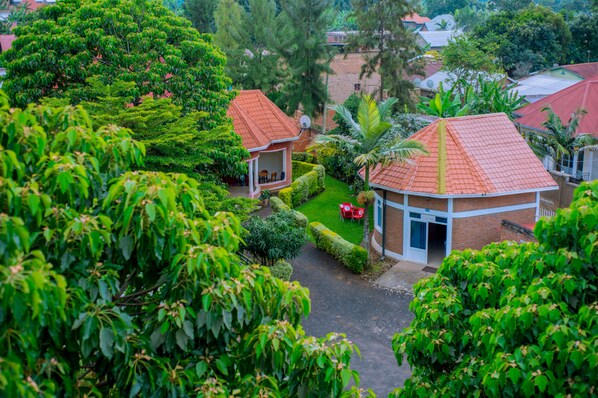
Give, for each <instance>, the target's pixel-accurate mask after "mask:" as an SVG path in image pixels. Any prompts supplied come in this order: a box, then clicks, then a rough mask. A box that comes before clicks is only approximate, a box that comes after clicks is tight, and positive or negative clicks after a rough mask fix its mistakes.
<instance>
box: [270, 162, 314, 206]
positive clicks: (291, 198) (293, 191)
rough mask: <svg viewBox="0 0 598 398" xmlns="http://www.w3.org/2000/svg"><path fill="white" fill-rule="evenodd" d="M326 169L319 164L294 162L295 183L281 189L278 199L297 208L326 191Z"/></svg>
mask: <svg viewBox="0 0 598 398" xmlns="http://www.w3.org/2000/svg"><path fill="white" fill-rule="evenodd" d="M325 177H326V169H325V168H324V166H321V165H319V164H311V163H305V162H299V161H293V183H292V184H291V187H290V188H284V189H281V190H280V191H279V192H278V197H279V198H280V199H282V201H283V202H284V204H286V205H287V206H289V207H291V208H292V207H297V206H299V205H300V204H301V203H303V202H305V201H306V200H307V199H308V198H309V197H310V196H313V195H315V194H317V193H320V192H322V191H323V190H324V188H325V187H326V186H325V183H324V179H325Z"/></svg>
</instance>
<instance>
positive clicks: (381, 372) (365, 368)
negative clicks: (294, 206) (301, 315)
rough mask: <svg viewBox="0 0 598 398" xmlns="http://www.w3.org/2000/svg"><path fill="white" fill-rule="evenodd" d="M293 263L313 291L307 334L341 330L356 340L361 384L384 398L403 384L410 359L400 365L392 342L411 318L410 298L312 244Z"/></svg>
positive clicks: (354, 363)
mask: <svg viewBox="0 0 598 398" xmlns="http://www.w3.org/2000/svg"><path fill="white" fill-rule="evenodd" d="M291 263H292V264H293V267H294V272H293V276H292V279H293V280H297V281H299V282H300V283H301V285H302V286H304V287H307V288H308V289H309V291H310V297H311V303H312V311H311V314H310V315H309V317H308V318H307V319H306V320H305V321H304V322H303V327H304V329H305V332H306V333H307V334H311V335H313V336H317V337H321V336H325V335H326V334H328V333H330V332H342V333H345V334H346V335H347V338H348V339H349V340H351V341H352V342H354V343H355V344H357V346H358V347H359V349H360V351H361V356H362V358H361V359H360V358H359V357H357V356H356V355H355V356H354V358H353V360H352V367H353V368H354V369H356V370H358V371H359V373H360V376H361V387H362V388H366V389H367V388H371V389H372V390H374V392H376V394H377V395H378V396H379V397H385V396H387V395H388V393H390V392H391V391H392V390H393V389H394V388H396V387H401V386H402V385H403V383H404V381H405V379H406V378H408V377H409V376H410V374H411V371H410V370H409V365H408V364H406V363H405V364H403V366H402V367H400V368H399V366H398V365H397V362H396V360H395V357H394V353H393V351H392V347H391V340H392V336H393V335H394V334H395V333H396V332H398V331H400V330H402V329H403V328H405V327H407V326H409V323H410V322H411V320H412V319H413V314H412V313H411V312H409V302H410V301H411V296H410V295H407V294H404V293H399V292H392V291H389V290H383V289H380V288H374V287H372V286H371V285H370V284H368V283H367V282H365V281H364V280H362V279H360V278H359V276H357V275H354V274H352V273H350V272H349V271H347V270H346V269H345V268H344V267H342V266H341V265H340V264H338V263H337V262H336V261H335V260H334V259H333V258H332V257H330V256H329V255H328V254H327V253H325V252H324V251H322V250H319V249H317V248H316V247H315V246H314V245H313V244H311V243H308V244H306V245H305V246H304V247H303V250H302V252H301V255H300V256H299V257H298V258H296V259H294V260H292V261H291Z"/></svg>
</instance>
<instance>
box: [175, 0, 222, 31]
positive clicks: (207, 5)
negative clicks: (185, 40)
mask: <svg viewBox="0 0 598 398" xmlns="http://www.w3.org/2000/svg"><path fill="white" fill-rule="evenodd" d="M218 4H219V0H185V6H184V8H183V9H184V14H185V17H186V18H187V19H188V20H189V21H191V24H192V25H193V27H194V28H195V29H197V30H198V31H200V32H201V33H211V32H214V30H215V29H216V24H215V22H214V12H215V11H216V7H217V6H218Z"/></svg>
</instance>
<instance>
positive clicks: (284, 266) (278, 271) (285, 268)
mask: <svg viewBox="0 0 598 398" xmlns="http://www.w3.org/2000/svg"><path fill="white" fill-rule="evenodd" d="M270 273H271V274H272V275H273V276H275V277H277V278H278V279H282V280H283V281H290V280H291V275H293V266H292V265H291V264H289V263H287V262H286V261H284V260H279V261H277V262H276V264H274V265H273V266H272V267H270Z"/></svg>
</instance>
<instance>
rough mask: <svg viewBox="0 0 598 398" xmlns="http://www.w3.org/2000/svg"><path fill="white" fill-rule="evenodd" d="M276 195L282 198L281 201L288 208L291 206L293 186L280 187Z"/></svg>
mask: <svg viewBox="0 0 598 398" xmlns="http://www.w3.org/2000/svg"><path fill="white" fill-rule="evenodd" d="M278 197H279V198H280V200H282V203H284V204H285V205H287V206H288V207H289V209H290V208H291V207H293V199H292V197H293V188H291V187H288V188H283V189H281V190H280V191H278Z"/></svg>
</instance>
